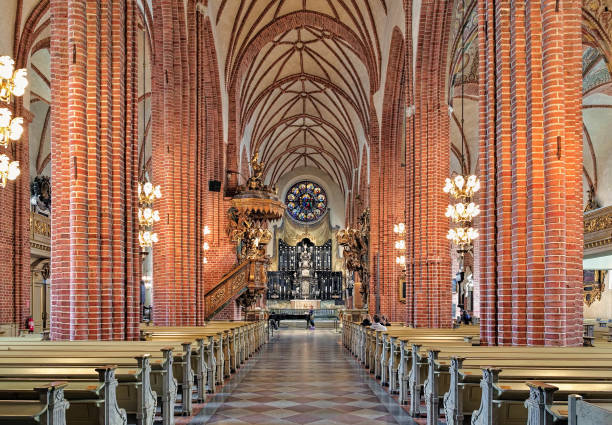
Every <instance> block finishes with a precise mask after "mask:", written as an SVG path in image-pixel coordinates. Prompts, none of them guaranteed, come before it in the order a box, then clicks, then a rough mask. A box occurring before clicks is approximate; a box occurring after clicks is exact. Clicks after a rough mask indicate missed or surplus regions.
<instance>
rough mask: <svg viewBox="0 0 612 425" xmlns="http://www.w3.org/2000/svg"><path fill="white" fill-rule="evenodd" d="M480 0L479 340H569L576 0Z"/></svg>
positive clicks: (575, 175)
mask: <svg viewBox="0 0 612 425" xmlns="http://www.w3.org/2000/svg"><path fill="white" fill-rule="evenodd" d="M478 3H479V4H478V7H479V11H478V13H479V36H478V38H479V43H480V46H479V47H480V98H481V102H480V134H481V137H482V142H481V150H480V167H481V170H482V171H481V180H482V183H483V190H482V195H481V198H480V199H481V210H482V212H483V214H482V217H481V220H480V223H481V240H480V245H479V249H480V259H479V260H480V301H481V312H480V315H481V319H482V322H481V335H482V340H483V341H484V342H485V343H487V344H491V345H493V344H500V345H505V344H515V345H523V344H528V345H577V344H579V343H580V341H581V338H580V337H581V332H582V328H581V321H582V306H581V304H580V303H579V302H578V300H579V298H580V294H581V291H582V287H581V279H582V274H581V270H582V231H583V230H582V208H581V207H582V177H581V170H582V133H581V131H582V127H581V113H580V105H581V91H580V90H581V89H580V87H581V81H582V79H581V60H580V58H581V56H580V55H581V30H580V16H581V2H579V1H573V0H571V1H570V0H561V1H560V2H555V1H550V0H549V1H542V2H519V1H499V0H480V1H479V2H478Z"/></svg>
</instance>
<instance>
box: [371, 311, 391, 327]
mask: <svg viewBox="0 0 612 425" xmlns="http://www.w3.org/2000/svg"><path fill="white" fill-rule="evenodd" d="M370 328H371V329H374V330H375V331H386V330H387V328H386V327H385V325H383V324H382V323H380V317H378V315H377V314H375V315H374V323H372V326H370Z"/></svg>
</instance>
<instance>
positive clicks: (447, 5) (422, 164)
mask: <svg viewBox="0 0 612 425" xmlns="http://www.w3.org/2000/svg"><path fill="white" fill-rule="evenodd" d="M405 4H406V10H407V14H406V19H407V20H410V22H411V20H412V19H417V18H418V19H419V20H420V24H419V28H420V30H419V35H418V40H417V46H418V48H417V51H416V52H414V51H413V48H412V45H413V40H412V37H411V35H410V34H409V36H408V42H407V45H408V49H407V60H406V63H408V64H412V63H413V55H415V54H416V55H417V56H416V67H415V69H414V75H412V72H413V71H412V69H411V68H412V66H409V67H408V68H409V73H408V81H411V82H412V83H411V84H408V85H407V86H406V89H407V94H406V99H407V102H406V103H407V105H409V106H410V107H411V106H413V105H414V109H413V111H414V112H413V113H411V114H409V115H410V116H409V117H408V118H407V120H406V139H407V141H406V146H407V148H406V168H405V170H406V171H405V172H406V173H408V176H407V181H408V185H407V197H408V201H407V205H408V209H407V212H406V221H405V222H406V248H407V255H406V263H407V264H406V266H407V267H406V269H407V270H406V281H407V287H408V291H407V295H408V297H407V300H408V301H407V304H406V309H407V312H406V320H407V322H408V323H409V324H411V325H413V326H417V327H449V326H450V325H451V316H450V315H451V269H450V263H451V262H450V255H449V245H448V241H447V240H446V233H447V231H448V221H447V219H446V217H445V216H444V211H445V208H446V204H447V203H448V197H447V196H446V195H445V194H444V192H443V191H442V188H443V187H444V179H445V178H446V177H447V176H448V169H449V166H448V164H449V161H450V159H449V155H450V134H449V117H448V107H447V106H446V103H445V100H444V99H445V81H446V71H447V70H446V68H447V65H446V62H447V51H448V48H447V46H448V37H449V32H450V12H451V6H452V5H451V2H447V1H445V0H429V1H423V2H422V5H421V16H420V17H412V16H411V10H412V2H411V1H410V0H408V1H407V2H406V3H405ZM411 77H412V78H411Z"/></svg>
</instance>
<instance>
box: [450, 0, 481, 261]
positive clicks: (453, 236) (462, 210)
mask: <svg viewBox="0 0 612 425" xmlns="http://www.w3.org/2000/svg"><path fill="white" fill-rule="evenodd" d="M462 7H463V16H462V20H461V25H462V27H461V130H462V131H461V158H460V166H461V172H462V173H463V172H464V155H463V145H464V143H465V140H464V136H463V128H464V119H463V112H464V110H465V108H464V102H463V100H464V93H463V90H464V87H463V86H464V84H465V81H464V78H463V70H464V68H465V63H464V59H465V24H466V22H465V1H462ZM443 190H444V193H448V194H449V195H450V196H451V197H452V198H454V199H455V200H456V201H457V202H455V203H454V204H450V205H449V206H448V207H447V208H446V214H445V215H446V217H448V218H450V219H451V221H452V223H454V224H455V225H456V227H454V228H453V227H451V228H450V229H449V230H448V234H447V235H446V238H447V239H449V240H450V241H451V242H452V243H453V244H454V245H455V247H456V248H457V252H459V254H461V256H462V258H463V255H464V254H465V253H466V252H468V251H470V250H471V249H472V246H473V244H474V240H476V239H477V238H478V230H476V229H475V228H473V227H472V221H473V220H474V218H475V217H476V216H478V215H479V214H480V208H479V207H478V205H476V204H475V203H474V202H473V201H472V198H473V197H474V195H475V194H476V192H478V191H479V190H480V180H478V177H477V176H475V175H469V176H467V177H464V176H463V175H462V174H456V175H454V176H452V178H447V179H446V184H445V185H444V189H443Z"/></svg>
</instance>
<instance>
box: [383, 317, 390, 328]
mask: <svg viewBox="0 0 612 425" xmlns="http://www.w3.org/2000/svg"><path fill="white" fill-rule="evenodd" d="M380 323H381V324H382V325H384V326H391V323H389V319H387V317H386V316H383V317H382V318H381V319H380Z"/></svg>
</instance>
